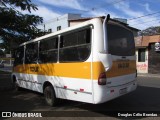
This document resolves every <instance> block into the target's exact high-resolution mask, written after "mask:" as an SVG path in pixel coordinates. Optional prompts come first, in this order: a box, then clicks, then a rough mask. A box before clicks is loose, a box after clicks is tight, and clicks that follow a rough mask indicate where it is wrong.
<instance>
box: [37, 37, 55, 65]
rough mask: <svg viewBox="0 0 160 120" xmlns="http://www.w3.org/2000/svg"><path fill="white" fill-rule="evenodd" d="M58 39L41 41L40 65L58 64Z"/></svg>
mask: <svg viewBox="0 0 160 120" xmlns="http://www.w3.org/2000/svg"><path fill="white" fill-rule="evenodd" d="M57 55H58V38H50V39H47V40H42V41H40V47H39V63H50V62H57Z"/></svg>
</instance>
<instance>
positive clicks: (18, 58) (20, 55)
mask: <svg viewBox="0 0 160 120" xmlns="http://www.w3.org/2000/svg"><path fill="white" fill-rule="evenodd" d="M13 57H14V59H15V60H14V66H16V65H19V64H23V59H24V46H21V47H19V48H17V49H16V50H15V51H14V55H13Z"/></svg>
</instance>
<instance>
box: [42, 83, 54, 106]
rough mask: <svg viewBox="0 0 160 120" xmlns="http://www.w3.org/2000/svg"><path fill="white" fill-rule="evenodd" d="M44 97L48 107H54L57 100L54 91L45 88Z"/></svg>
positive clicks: (50, 87) (49, 87) (48, 87)
mask: <svg viewBox="0 0 160 120" xmlns="http://www.w3.org/2000/svg"><path fill="white" fill-rule="evenodd" d="M44 97H45V101H46V103H47V104H48V105H49V106H55V105H56V102H57V98H56V95H55V91H54V89H53V87H52V86H47V87H45V88H44Z"/></svg>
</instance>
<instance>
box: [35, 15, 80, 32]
mask: <svg viewBox="0 0 160 120" xmlns="http://www.w3.org/2000/svg"><path fill="white" fill-rule="evenodd" d="M79 18H81V15H80V14H70V13H68V14H65V15H62V16H60V17H57V18H55V19H52V20H50V21H47V22H44V23H43V24H40V25H38V26H37V27H38V28H39V31H45V32H48V33H51V32H56V31H58V30H61V29H64V28H67V27H69V20H70V19H79Z"/></svg>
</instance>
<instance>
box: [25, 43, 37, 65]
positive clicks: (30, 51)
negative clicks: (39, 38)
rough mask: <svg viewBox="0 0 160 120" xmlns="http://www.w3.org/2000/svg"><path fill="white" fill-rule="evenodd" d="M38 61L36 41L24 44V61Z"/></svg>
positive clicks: (28, 62) (27, 62)
mask: <svg viewBox="0 0 160 120" xmlns="http://www.w3.org/2000/svg"><path fill="white" fill-rule="evenodd" d="M37 62H38V42H35V43H29V44H27V45H26V50H25V63H26V64H30V63H37Z"/></svg>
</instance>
